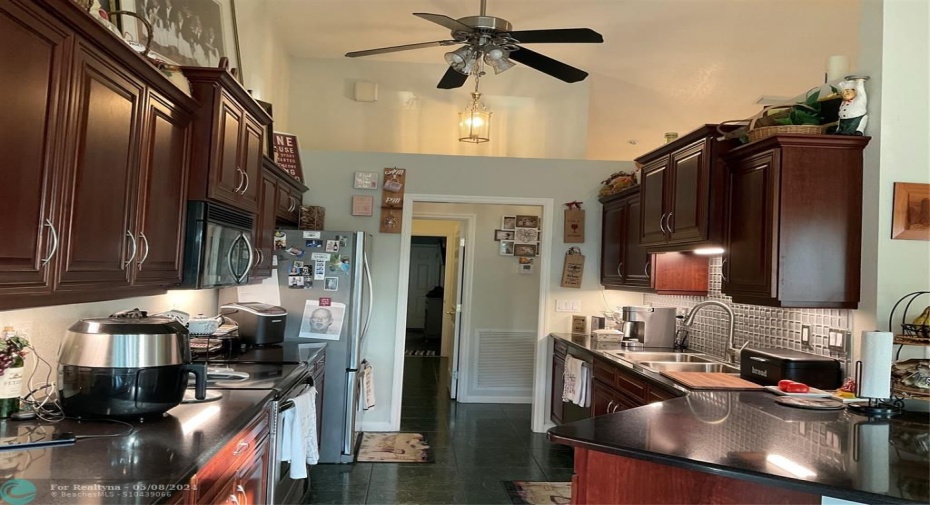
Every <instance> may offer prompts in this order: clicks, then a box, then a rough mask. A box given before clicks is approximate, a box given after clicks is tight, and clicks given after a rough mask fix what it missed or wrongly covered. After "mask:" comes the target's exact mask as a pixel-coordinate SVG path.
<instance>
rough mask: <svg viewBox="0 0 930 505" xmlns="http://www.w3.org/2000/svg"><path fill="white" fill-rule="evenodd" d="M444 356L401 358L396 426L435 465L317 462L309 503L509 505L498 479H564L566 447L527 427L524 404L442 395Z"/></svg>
mask: <svg viewBox="0 0 930 505" xmlns="http://www.w3.org/2000/svg"><path fill="white" fill-rule="evenodd" d="M445 359H446V358H421V357H408V358H405V361H404V398H403V405H402V411H401V431H406V432H418V433H423V434H424V435H425V436H426V439H427V441H428V442H429V444H430V446H431V447H432V449H433V457H434V460H435V463H410V464H399V463H357V464H354V465H317V466H315V467H313V469H312V470H311V472H310V478H311V485H310V487H311V491H310V501H309V502H310V503H352V504H361V503H371V504H389V503H424V504H433V503H468V504H484V503H487V504H496V503H511V501H510V499H509V497H508V496H507V493H506V492H505V491H504V487H503V485H502V484H501V481H505V480H528V481H566V482H567V481H570V480H571V476H572V451H571V449H569V448H567V447H564V446H560V445H554V444H550V443H549V442H548V441H547V440H546V435H545V434H543V433H533V432H532V431H531V430H530V405H528V404H526V405H509V404H474V403H472V404H459V403H456V402H455V401H453V400H451V399H449V395H448V393H447V392H446V391H445V389H444V388H442V387H441V386H440V384H442V381H441V380H440V378H441V377H440V374H441V373H444V372H443V371H444V370H445V368H446V367H445V366H444V364H445Z"/></svg>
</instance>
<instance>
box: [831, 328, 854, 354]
mask: <svg viewBox="0 0 930 505" xmlns="http://www.w3.org/2000/svg"><path fill="white" fill-rule="evenodd" d="M848 334H849V333H848V332H847V331H845V330H839V329H836V328H830V330H829V336H830V340H829V344H828V346H829V348H830V350H832V351H837V352H846V337H847V336H848Z"/></svg>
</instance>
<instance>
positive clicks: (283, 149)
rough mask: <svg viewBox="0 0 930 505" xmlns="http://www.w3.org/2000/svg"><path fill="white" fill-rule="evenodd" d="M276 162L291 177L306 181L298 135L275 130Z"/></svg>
mask: <svg viewBox="0 0 930 505" xmlns="http://www.w3.org/2000/svg"><path fill="white" fill-rule="evenodd" d="M274 162H275V163H277V164H278V166H279V167H281V168H282V169H283V170H284V171H285V172H287V173H288V174H290V175H291V177H293V178H295V179H297V180H298V181H300V182H301V183H303V182H304V170H303V168H301V166H300V148H298V147H297V135H293V134H291V133H282V132H274Z"/></svg>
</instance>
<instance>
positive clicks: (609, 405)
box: [607, 400, 614, 414]
mask: <svg viewBox="0 0 930 505" xmlns="http://www.w3.org/2000/svg"><path fill="white" fill-rule="evenodd" d="M613 406H614V401H613V400H610V403H608V404H607V413H608V414H610V413H611V412H613V411H612V410H610V408H611V407H613Z"/></svg>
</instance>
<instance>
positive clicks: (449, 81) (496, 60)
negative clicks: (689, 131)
mask: <svg viewBox="0 0 930 505" xmlns="http://www.w3.org/2000/svg"><path fill="white" fill-rule="evenodd" d="M486 8H487V0H481V14H480V15H478V16H467V17H464V18H460V19H452V18H450V17H449V16H444V15H442V14H428V13H423V12H414V13H413V15H414V16H417V17H420V18H423V19H425V20H427V21H432V22H433V23H436V24H438V25H441V26H444V27H446V28H448V29H450V30H452V38H451V39H447V40H437V41H434V42H422V43H419V44H406V45H402V46H391V47H381V48H378V49H368V50H365V51H354V52H350V53H346V56H348V57H349V58H357V57H359V56H371V55H375V54H385V53H394V52H398V51H408V50H410V49H422V48H426V47H438V46H453V45H458V44H462V47H460V48H458V49H456V50H454V51H451V52H448V53H446V56H445V58H446V62H447V63H448V64H449V70H447V71H446V73H445V75H443V76H442V79H440V81H439V85H438V86H437V87H438V88H442V89H452V88H458V87H461V86H462V85H463V84H465V81H466V80H467V79H468V76H469V75H472V74H476V75H482V74H483V70H482V61H483V62H484V64H486V65H488V66H490V67H491V68H493V69H494V73H495V74H499V73H501V72H503V71H505V70H507V69H509V68H511V67H513V66H514V61H515V62H518V63H522V64H524V65H526V66H528V67H530V68H534V69H536V70H539V71H540V72H542V73H544V74H548V75H551V76H552V77H555V78H556V79H561V80H563V81H565V82H578V81H582V80H584V78H585V77H587V76H588V73H587V72H585V71H583V70H580V69H578V68H575V67H573V66H571V65H567V64H565V63H562V62H560V61H558V60H554V59H552V58H550V57H548V56H545V55H543V54H540V53H537V52H535V51H531V50H529V49H527V48H525V47H522V46H521V45H520V44H543V43H601V42H604V37H602V36H601V34H599V33H597V32H596V31H594V30H592V29H590V28H561V29H553V30H522V31H515V30H513V27H512V26H511V24H510V23H509V22H508V21H507V20H505V19H501V18H497V17H494V16H488V15H487V14H486Z"/></svg>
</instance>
